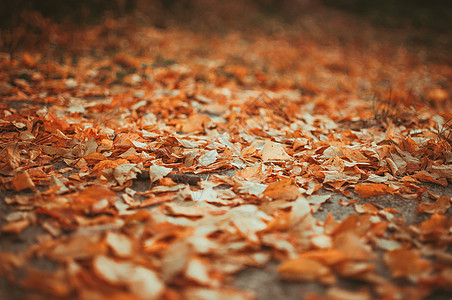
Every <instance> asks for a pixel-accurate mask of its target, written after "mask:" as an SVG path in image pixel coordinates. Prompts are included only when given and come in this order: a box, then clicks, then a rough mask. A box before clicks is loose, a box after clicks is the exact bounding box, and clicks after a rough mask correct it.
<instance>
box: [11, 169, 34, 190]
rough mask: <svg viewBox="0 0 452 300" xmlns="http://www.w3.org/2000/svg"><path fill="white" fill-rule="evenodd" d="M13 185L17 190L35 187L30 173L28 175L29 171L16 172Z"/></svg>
mask: <svg viewBox="0 0 452 300" xmlns="http://www.w3.org/2000/svg"><path fill="white" fill-rule="evenodd" d="M13 186H14V188H15V189H16V191H22V190H25V189H28V188H30V189H34V188H35V184H34V183H33V181H32V180H31V178H30V175H28V173H27V172H23V173H19V174H16V175H15V176H14V179H13Z"/></svg>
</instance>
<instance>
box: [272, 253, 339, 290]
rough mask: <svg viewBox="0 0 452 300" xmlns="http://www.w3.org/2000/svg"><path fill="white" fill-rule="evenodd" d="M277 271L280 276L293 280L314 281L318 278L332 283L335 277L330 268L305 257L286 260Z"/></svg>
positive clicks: (326, 282)
mask: <svg viewBox="0 0 452 300" xmlns="http://www.w3.org/2000/svg"><path fill="white" fill-rule="evenodd" d="M278 272H279V273H280V274H281V277H282V278H284V279H287V280H295V281H316V280H319V281H321V282H322V283H325V284H334V283H335V282H336V278H335V277H334V275H333V274H332V272H331V270H330V268H328V267H327V266H325V265H323V264H322V263H320V262H318V261H316V260H314V259H309V258H305V257H301V256H299V257H297V258H295V259H290V260H286V261H285V262H283V263H282V264H280V265H279V266H278Z"/></svg>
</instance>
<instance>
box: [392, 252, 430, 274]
mask: <svg viewBox="0 0 452 300" xmlns="http://www.w3.org/2000/svg"><path fill="white" fill-rule="evenodd" d="M384 262H385V263H386V265H387V266H388V267H389V268H390V269H391V271H392V276H393V277H394V278H399V277H405V278H409V279H411V280H413V281H417V280H418V278H419V277H420V276H421V275H422V274H425V273H426V272H428V270H429V267H430V264H429V262H428V261H426V260H424V259H422V258H421V257H420V254H419V252H418V251H416V250H412V249H395V250H390V251H387V252H386V253H385V255H384Z"/></svg>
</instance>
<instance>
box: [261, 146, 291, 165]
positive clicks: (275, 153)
mask: <svg viewBox="0 0 452 300" xmlns="http://www.w3.org/2000/svg"><path fill="white" fill-rule="evenodd" d="M291 158H292V157H291V156H290V155H288V154H287V153H286V151H284V146H283V145H282V144H279V143H275V142H272V141H266V142H265V144H264V148H262V160H263V161H264V162H268V161H272V160H289V159H291Z"/></svg>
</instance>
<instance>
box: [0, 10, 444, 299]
mask: <svg viewBox="0 0 452 300" xmlns="http://www.w3.org/2000/svg"><path fill="white" fill-rule="evenodd" d="M312 21H313V20H312V19H308V18H307V19H305V20H303V21H301V23H300V24H299V26H293V27H290V28H289V27H287V28H286V27H283V26H285V25H284V24H279V26H280V27H281V28H283V29H284V30H282V29H280V30H275V31H271V30H269V31H264V32H257V33H256V32H255V33H254V34H253V35H246V34H240V33H238V32H231V33H228V34H226V35H223V36H221V37H220V36H211V35H210V36H203V35H200V34H196V33H193V32H189V31H184V30H183V29H180V28H172V29H167V30H160V29H156V28H153V27H146V26H141V27H135V29H136V30H133V31H130V28H131V27H130V26H128V25H127V24H123V23H121V22H119V21H115V20H110V21H108V20H107V21H106V22H105V23H104V24H102V25H98V26H93V27H91V28H89V29H86V28H84V29H83V31H79V32H73V31H71V32H70V33H66V34H67V35H70V34H74V35H73V36H75V37H80V41H78V42H79V43H78V47H79V48H77V49H82V50H80V51H85V52H83V55H80V56H78V57H77V59H76V60H72V61H71V56H72V57H73V55H74V53H76V54H79V52H70V51H68V53H65V52H63V53H61V55H62V58H64V59H62V60H61V59H60V60H59V62H57V61H58V60H57V61H55V60H52V59H49V55H51V54H49V53H47V54H46V53H44V52H42V51H40V52H34V51H32V50H28V51H22V52H20V53H19V55H18V59H13V60H11V59H10V56H9V55H8V54H2V56H1V57H0V94H1V98H2V101H1V103H0V116H1V117H0V147H1V152H0V153H1V154H0V181H1V189H2V192H1V193H2V194H3V196H2V201H4V203H5V204H6V206H5V207H4V209H3V212H7V214H6V215H4V216H2V218H3V220H2V223H1V224H2V227H1V232H2V239H3V240H5V239H7V238H11V237H13V236H18V237H20V236H21V235H23V234H24V233H26V232H27V231H30V230H32V229H34V228H35V229H36V228H39V230H38V231H37V232H38V234H37V235H36V236H35V237H34V239H33V242H32V243H30V244H29V245H27V247H25V248H26V249H25V250H24V251H9V250H6V249H3V247H2V246H0V250H1V252H0V275H2V276H3V277H4V278H6V279H7V280H8V281H9V282H10V284H11V285H13V286H19V287H21V288H22V289H24V290H25V294H27V293H30V294H31V293H35V295H36V297H38V298H39V297H40V298H39V299H53V298H55V299H61V298H63V299H64V298H71V299H226V298H228V299H254V298H255V294H254V292H253V291H250V290H242V289H238V288H236V287H233V284H232V282H233V279H234V275H235V274H237V273H238V272H239V271H241V270H243V269H244V268H246V267H249V266H254V267H263V266H265V265H266V264H267V263H268V262H270V261H277V262H278V263H279V267H278V272H279V274H280V276H281V278H283V279H286V280H291V281H302V282H308V281H313V282H318V283H321V284H322V285H325V286H327V287H328V289H327V292H326V296H327V297H328V299H330V298H329V297H342V298H340V299H345V298H348V299H350V298H351V297H355V298H353V299H370V298H373V297H377V298H381V299H420V298H424V297H427V296H429V295H430V294H432V293H435V292H437V291H446V292H450V287H451V286H452V256H451V254H450V250H451V249H450V245H451V240H452V232H451V229H450V228H451V226H452V218H451V215H450V212H451V210H450V202H451V198H450V196H449V195H447V193H443V194H439V193H435V192H434V191H433V190H431V189H429V188H428V186H432V185H426V184H425V183H432V184H433V185H439V186H444V187H447V186H448V184H450V182H451V181H452V154H451V122H450V121H448V120H450V118H451V117H452V111H451V110H450V107H451V98H450V90H448V88H447V86H449V87H450V73H451V71H452V69H451V67H450V66H447V65H435V64H429V65H425V64H424V61H422V57H418V56H416V54H415V53H412V52H410V51H408V50H407V49H406V48H403V47H401V46H400V47H396V46H394V45H393V44H391V43H389V42H387V41H386V40H384V39H382V40H378V41H375V40H374V36H373V35H374V34H376V33H375V32H373V31H372V30H371V29H370V28H367V27H365V26H362V27H352V30H349V31H348V32H347V35H346V36H345V38H346V39H345V40H344V36H336V37H334V36H333V35H332V34H331V30H332V29H331V28H329V29H328V26H326V28H327V29H325V30H324V29H321V28H318V27H316V26H314V25H313V22H312ZM334 22H336V23H335V24H336V26H339V28H346V27H347V26H351V25H350V23H347V20H346V18H344V19H340V18H339V19H334ZM107 25H108V26H107ZM270 25H271V26H273V25H274V24H273V23H271V24H270ZM135 26H137V25H135ZM341 26H342V27H341ZM112 28H114V29H115V30H114V31H112ZM272 28H273V27H272ZM272 30H273V29H272ZM335 30H339V29H337V28H336V29H335ZM366 30H367V31H366ZM112 32H114V34H113V33H112ZM356 32H359V36H360V38H361V39H362V41H364V42H360V41H358V40H356V37H357V36H358V33H356ZM59 34H62V32H60V33H59ZM106 35H108V38H102V37H105V36H106ZM125 36H127V39H126V37H125ZM325 37H329V38H330V39H329V42H327V43H325V42H323V41H324V40H326V39H324V38H325ZM58 38H60V39H63V38H64V36H59V37H58ZM122 41H126V42H125V44H126V47H124V46H121V45H122V44H121V42H122ZM385 41H386V42H385ZM109 45H116V46H117V47H116V48H115V49H114V51H113V52H112V53H110V55H102V56H99V53H92V54H90V55H88V54H87V53H89V52H90V51H89V50H86V49H87V48H89V47H93V49H94V48H95V47H98V46H99V47H103V49H107V48H108V47H109ZM83 49H84V50H83ZM49 51H51V50H49ZM162 53H164V55H163V54H162ZM448 75H449V77H448ZM388 80H389V82H390V84H391V88H388V84H386V83H385V82H387V81H388ZM372 95H375V96H372ZM367 96H370V97H371V98H372V99H373V100H366V99H367V98H366V97H367ZM447 191H449V190H447ZM337 194H340V195H341V197H342V198H341V200H340V204H341V205H343V206H344V207H345V206H353V207H354V210H355V213H353V214H351V215H348V216H337V215H336V216H333V214H328V215H327V216H326V217H324V218H320V217H318V213H319V212H320V211H322V206H323V205H325V203H327V202H328V201H333V200H332V199H333V198H332V195H337ZM382 196H390V197H391V198H390V199H393V200H391V201H394V203H395V202H396V201H397V199H405V200H406V201H410V202H414V203H416V206H417V210H418V211H419V212H420V213H422V216H423V218H422V221H420V222H415V223H412V224H410V223H408V222H406V221H405V220H404V218H403V217H402V215H403V212H402V211H400V210H397V209H395V208H394V207H392V206H391V205H389V206H386V207H385V205H382V204H381V203H379V201H378V199H379V197H382ZM369 199H370V200H369ZM334 201H336V200H334ZM390 204H391V203H390ZM2 239H0V243H1V240H2ZM36 259H38V260H48V261H51V262H52V264H53V265H54V267H53V268H52V270H47V271H44V270H41V269H40V268H36V267H33V266H32V263H31V262H32V261H34V260H36ZM382 265H383V266H384V267H381V266H382ZM388 270H389V271H390V272H389V273H388V272H387V271H388ZM343 278H349V279H354V280H359V281H361V282H364V283H365V284H366V288H364V289H361V290H358V291H349V290H344V289H342V288H339V287H338V286H337V282H338V280H339V279H343ZM311 296H312V298H313V299H317V298H320V299H321V298H322V297H323V295H320V294H319V295H311ZM332 299H333V298H332ZM335 299H339V298H335Z"/></svg>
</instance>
